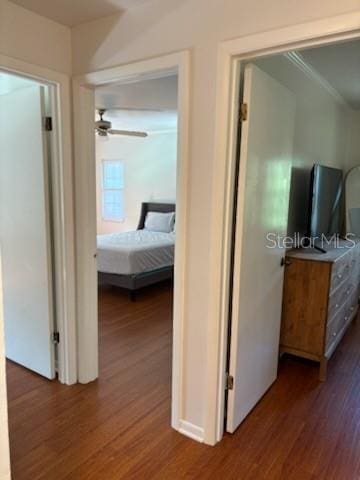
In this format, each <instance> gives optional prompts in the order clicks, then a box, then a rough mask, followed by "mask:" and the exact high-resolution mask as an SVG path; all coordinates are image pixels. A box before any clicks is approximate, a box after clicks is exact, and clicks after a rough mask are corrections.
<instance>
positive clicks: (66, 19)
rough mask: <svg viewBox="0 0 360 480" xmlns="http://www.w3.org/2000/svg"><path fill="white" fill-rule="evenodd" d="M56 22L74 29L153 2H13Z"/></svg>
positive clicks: (74, 0) (26, 0) (84, 0)
mask: <svg viewBox="0 0 360 480" xmlns="http://www.w3.org/2000/svg"><path fill="white" fill-rule="evenodd" d="M11 1H12V2H13V3H16V4H17V5H20V6H21V7H24V8H26V9H27V10H31V11H33V12H35V13H38V14H39V15H42V16H43V17H47V18H50V19H51V20H54V21H55V22H58V23H62V24H63V25H68V26H69V27H73V26H75V25H79V24H81V23H85V22H89V21H91V20H95V19H97V18H101V17H106V16H108V15H112V14H114V13H121V12H124V11H125V10H129V9H131V8H135V7H138V6H140V5H142V4H144V3H147V2H149V1H151V0H11Z"/></svg>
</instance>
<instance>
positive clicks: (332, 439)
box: [8, 285, 360, 480]
mask: <svg viewBox="0 0 360 480" xmlns="http://www.w3.org/2000/svg"><path fill="white" fill-rule="evenodd" d="M100 352H101V355H100V357H101V368H100V379H99V381H97V382H95V383H93V384H91V385H87V386H81V385H75V386H72V387H67V386H63V385H60V384H57V383H56V382H49V381H46V380H44V379H42V378H40V377H39V376H36V375H34V374H32V373H30V372H28V371H26V370H25V369H22V368H21V367H18V366H16V365H14V364H11V363H9V364H8V390H9V417H10V432H11V434H10V435H11V457H12V469H13V480H36V479H44V480H45V479H46V480H60V479H61V480H63V479H67V480H70V479H71V480H82V479H84V480H95V479H96V480H118V479H146V480H147V479H171V480H173V479H222V478H223V479H226V480H230V479H241V480H249V479H254V480H262V479H284V480H285V479H286V480H297V479H298V480H313V479H317V480H318V479H324V480H325V479H326V480H342V479H343V480H352V479H354V480H355V479H359V478H360V322H359V323H358V324H354V325H353V326H352V327H351V329H350V330H349V332H348V334H347V335H346V337H345V339H344V340H343V342H342V343H341V345H340V347H339V348H338V351H337V352H336V354H335V355H334V357H333V359H332V360H331V362H330V363H329V377H328V381H327V382H326V383H325V384H319V383H318V380H317V376H318V371H317V368H316V366H314V364H312V363H309V362H304V361H299V360H294V359H290V358H285V359H283V360H282V361H281V364H280V370H279V378H278V380H277V382H276V383H275V384H274V386H273V387H272V388H271V389H270V391H269V392H268V394H267V395H266V396H265V397H264V398H263V400H262V401H261V402H260V403H259V405H258V406H257V407H256V408H255V410H254V411H253V413H252V414H251V415H250V416H249V417H248V418H247V419H246V420H245V422H244V423H243V424H242V426H241V427H240V428H239V429H238V430H237V432H236V433H235V434H234V435H232V436H230V435H227V436H226V437H225V438H224V439H223V441H222V442H221V443H220V444H218V445H217V446H216V447H207V446H205V445H201V444H198V443H196V442H193V441H192V440H189V439H187V438H185V437H184V436H182V435H180V434H178V433H176V432H175V431H173V430H172V429H171V428H170V427H169V421H170V358H171V289H170V287H169V286H167V285H162V286H158V287H155V288H152V289H149V290H147V291H145V292H143V293H141V294H140V296H139V299H138V301H137V302H136V303H135V304H132V303H130V302H129V300H128V298H127V296H126V295H124V294H122V293H121V292H119V291H117V290H113V289H104V290H102V291H101V294H100Z"/></svg>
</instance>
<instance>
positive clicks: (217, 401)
mask: <svg viewBox="0 0 360 480" xmlns="http://www.w3.org/2000/svg"><path fill="white" fill-rule="evenodd" d="M358 38H360V11H357V12H354V13H351V14H344V15H339V16H335V17H330V18H326V19H321V20H317V21H312V22H308V23H302V24H298V25H293V26H289V27H284V28H280V29H276V30H272V31H268V32H263V33H258V34H254V35H249V36H245V37H241V38H238V39H234V40H229V41H225V42H222V43H221V44H220V45H219V48H218V62H217V86H216V128H215V132H216V133H215V147H214V157H215V161H214V170H213V179H214V181H213V191H214V195H213V203H212V212H213V215H212V228H211V239H212V249H211V251H212V256H211V257H212V264H211V275H210V282H211V292H212V293H213V294H212V295H211V297H210V298H211V305H210V307H209V312H210V318H209V327H208V332H209V333H208V336H207V378H206V395H205V398H206V399H207V405H206V408H205V438H204V440H205V442H206V443H209V444H215V443H216V442H218V441H220V440H221V438H222V436H223V434H224V413H225V385H226V357H227V348H228V337H227V332H228V325H229V321H230V320H229V302H230V298H231V292H230V279H229V274H228V272H230V261H231V239H232V231H233V220H232V219H233V208H234V192H235V184H234V178H235V172H236V163H237V159H236V146H237V124H238V110H239V86H240V70H241V66H242V63H243V61H244V60H249V59H254V58H260V57H265V56H269V55H274V54H279V53H286V52H288V51H291V50H296V49H301V48H305V47H316V46H321V45H326V44H332V43H338V42H340V41H345V40H352V39H354V40H355V39H358ZM238 208H240V209H242V208H243V205H240V206H238ZM214 419H215V420H214Z"/></svg>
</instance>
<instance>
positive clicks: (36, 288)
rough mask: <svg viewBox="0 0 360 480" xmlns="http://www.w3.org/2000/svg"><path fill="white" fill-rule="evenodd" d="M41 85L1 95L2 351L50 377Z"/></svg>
mask: <svg viewBox="0 0 360 480" xmlns="http://www.w3.org/2000/svg"><path fill="white" fill-rule="evenodd" d="M44 93H45V92H44V88H43V87H40V86H38V85H31V86H27V87H26V88H22V89H19V90H15V91H13V92H11V93H8V94H6V95H1V96H0V149H1V155H0V246H1V258H2V281H3V300H4V320H5V346H6V356H7V358H9V359H10V360H13V361H14V362H16V363H19V364H21V365H23V366H24V367H27V368H29V369H30V370H33V371H34V372H37V373H39V374H41V375H43V376H45V377H47V378H50V379H53V378H54V377H55V359H54V344H53V341H52V335H53V331H54V313H53V299H52V291H53V289H52V268H51V241H50V238H51V237H50V220H49V185H48V158H47V145H46V138H45V135H46V132H45V131H44V128H43V125H44V117H45V109H44Z"/></svg>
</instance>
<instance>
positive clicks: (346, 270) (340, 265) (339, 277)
mask: <svg viewBox="0 0 360 480" xmlns="http://www.w3.org/2000/svg"><path fill="white" fill-rule="evenodd" d="M354 265H355V264H354V263H353V256H352V255H351V254H350V253H349V254H347V255H344V257H343V258H341V259H339V260H338V261H337V262H336V263H334V264H333V267H332V272H331V285H330V292H333V291H334V290H336V288H337V287H338V286H339V285H340V284H341V283H343V282H344V281H345V280H346V279H348V278H349V276H350V273H351V271H352V268H353V267H354Z"/></svg>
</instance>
